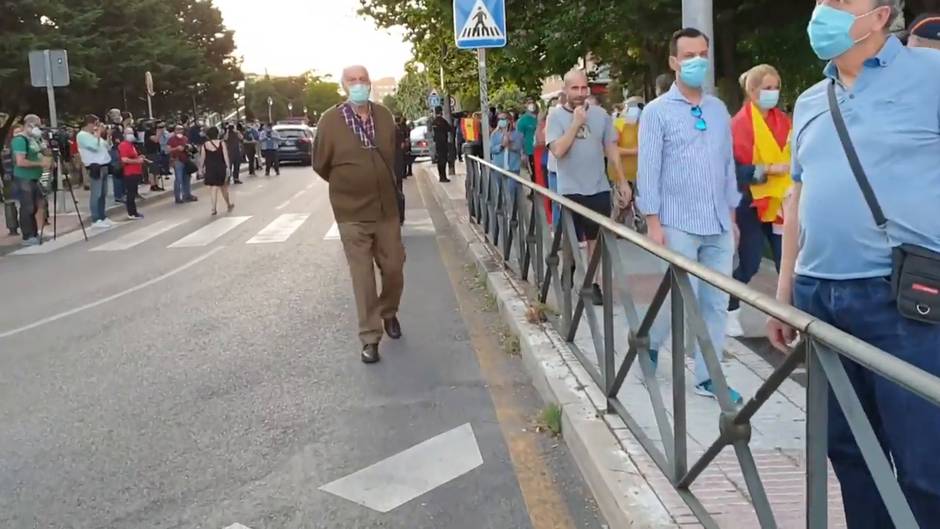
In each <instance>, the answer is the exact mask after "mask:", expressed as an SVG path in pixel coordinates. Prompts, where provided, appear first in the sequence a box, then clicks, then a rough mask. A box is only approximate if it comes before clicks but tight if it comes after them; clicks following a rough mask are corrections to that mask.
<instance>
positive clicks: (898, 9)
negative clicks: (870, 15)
mask: <svg viewBox="0 0 940 529" xmlns="http://www.w3.org/2000/svg"><path fill="white" fill-rule="evenodd" d="M883 6H887V7H890V8H891V14H890V15H888V23H887V25H886V26H885V31H892V30H893V28H892V26H893V25H894V22H895V21H896V20H897V19H898V16H899V15H900V14H901V13H902V12H903V11H904V0H875V7H876V8H878V7H883Z"/></svg>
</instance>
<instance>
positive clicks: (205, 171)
mask: <svg viewBox="0 0 940 529" xmlns="http://www.w3.org/2000/svg"><path fill="white" fill-rule="evenodd" d="M76 129H77V130H76ZM281 143H282V138H281V136H280V134H279V133H278V132H277V130H276V129H275V128H274V127H273V125H271V124H261V123H259V122H252V123H244V122H238V123H224V124H222V125H221V126H218V127H217V126H211V127H207V126H206V123H205V122H204V120H202V119H188V118H186V117H183V118H181V119H180V120H179V122H178V123H170V124H169V125H168V124H167V122H166V121H164V120H135V119H134V117H133V115H131V114H130V113H127V112H121V111H120V110H119V109H111V110H110V111H108V112H107V113H106V115H105V118H104V119H102V118H99V117H98V116H96V115H93V114H89V115H87V116H85V117H84V119H83V120H82V124H81V126H80V127H69V126H64V127H61V128H60V129H59V130H50V129H48V128H47V127H45V126H44V124H43V122H42V119H41V118H40V117H39V116H37V115H35V114H28V115H26V116H24V118H23V119H22V120H21V122H20V123H17V124H15V125H14V126H13V127H12V128H11V129H10V135H9V140H8V141H7V142H5V146H6V148H5V149H4V152H5V153H8V156H6V157H5V159H4V173H3V174H4V180H5V181H6V182H7V183H8V184H9V185H7V186H5V188H6V192H5V193H4V194H2V195H0V196H3V197H4V198H5V199H6V200H5V209H6V213H7V215H6V220H7V228H8V230H9V232H10V234H17V233H19V234H20V235H21V236H22V239H23V244H24V245H25V246H35V245H38V244H41V242H42V241H41V239H40V235H41V231H42V228H43V227H44V226H45V225H46V224H47V222H48V216H49V207H48V199H47V197H48V196H49V195H50V194H51V193H53V192H55V189H56V186H57V184H56V183H54V182H53V181H54V180H55V179H54V178H52V175H51V170H52V169H53V166H54V165H55V169H56V170H57V171H58V173H59V174H61V175H63V178H62V181H63V183H65V185H70V186H74V187H73V189H78V188H84V190H86V191H88V192H89V199H88V202H89V214H90V219H89V220H90V227H91V228H92V229H107V228H110V227H112V226H113V223H112V222H111V220H110V219H109V217H108V215H107V213H106V205H107V196H108V194H109V192H110V194H111V195H112V196H113V198H114V201H115V202H119V203H123V204H124V205H125V207H126V210H127V218H128V220H140V219H142V218H143V214H142V213H141V212H140V210H139V208H138V201H139V200H140V198H141V197H140V195H139V193H138V187H139V186H140V185H148V184H149V186H150V191H164V190H165V187H164V182H165V180H166V178H167V177H172V178H173V195H174V199H175V203H176V204H186V203H189V202H196V201H197V200H198V199H197V198H196V197H195V196H194V195H193V194H192V180H193V178H197V179H204V183H205V185H206V186H208V187H211V188H212V193H211V197H212V210H211V211H212V214H213V215H214V214H216V212H217V210H216V207H217V202H218V198H219V197H220V196H221V197H222V198H223V199H224V201H225V203H226V206H227V208H228V210H229V211H230V210H231V209H232V207H234V205H233V204H232V202H231V200H230V197H229V194H228V186H229V184H233V185H237V184H241V183H242V180H241V178H240V175H241V168H242V164H243V163H247V165H248V174H249V175H250V176H255V175H256V174H257V171H259V170H260V168H261V167H263V168H264V171H265V175H266V176H270V174H271V172H272V170H273V171H274V173H275V174H276V175H279V174H280V160H279V156H278V149H279V147H280V145H281ZM44 175H45V176H46V177H47V178H44ZM14 201H15V202H14ZM16 208H18V214H17V213H15V211H16Z"/></svg>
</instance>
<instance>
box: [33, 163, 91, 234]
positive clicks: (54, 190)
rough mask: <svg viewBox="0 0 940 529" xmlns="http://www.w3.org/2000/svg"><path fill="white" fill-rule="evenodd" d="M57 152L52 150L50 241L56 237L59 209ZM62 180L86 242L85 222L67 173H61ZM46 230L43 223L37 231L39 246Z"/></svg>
mask: <svg viewBox="0 0 940 529" xmlns="http://www.w3.org/2000/svg"><path fill="white" fill-rule="evenodd" d="M59 162H60V159H59V150H58V149H57V148H53V149H52V185H51V186H50V187H51V188H52V240H55V239H56V236H57V235H58V223H57V221H58V219H59V208H58V198H59ZM62 179H63V180H64V182H65V188H66V189H68V190H69V195H70V196H71V197H72V205H73V206H75V214H76V215H78V226H79V227H80V228H81V229H82V236H83V237H84V238H85V242H88V232H86V231H85V222H84V221H83V220H82V212H81V210H80V209H79V208H78V199H76V198H75V189H74V188H73V187H72V181H71V180H69V172H68V171H62ZM45 229H46V224H45V223H43V225H42V228H41V229H40V230H39V244H42V234H43V232H44V231H45Z"/></svg>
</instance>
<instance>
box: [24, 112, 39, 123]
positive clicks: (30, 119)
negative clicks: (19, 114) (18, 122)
mask: <svg viewBox="0 0 940 529" xmlns="http://www.w3.org/2000/svg"><path fill="white" fill-rule="evenodd" d="M27 123H37V124H38V123H42V119H40V118H39V116H37V115H36V114H26V115H25V116H23V124H24V125H26V124H27Z"/></svg>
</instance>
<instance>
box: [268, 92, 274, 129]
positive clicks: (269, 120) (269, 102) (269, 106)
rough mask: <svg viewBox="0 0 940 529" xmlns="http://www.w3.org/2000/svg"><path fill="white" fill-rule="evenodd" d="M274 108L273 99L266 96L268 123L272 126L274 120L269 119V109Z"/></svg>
mask: <svg viewBox="0 0 940 529" xmlns="http://www.w3.org/2000/svg"><path fill="white" fill-rule="evenodd" d="M272 106H274V98H273V97H271V96H268V123H269V124H271V125H274V118H273V117H271V107H272Z"/></svg>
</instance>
